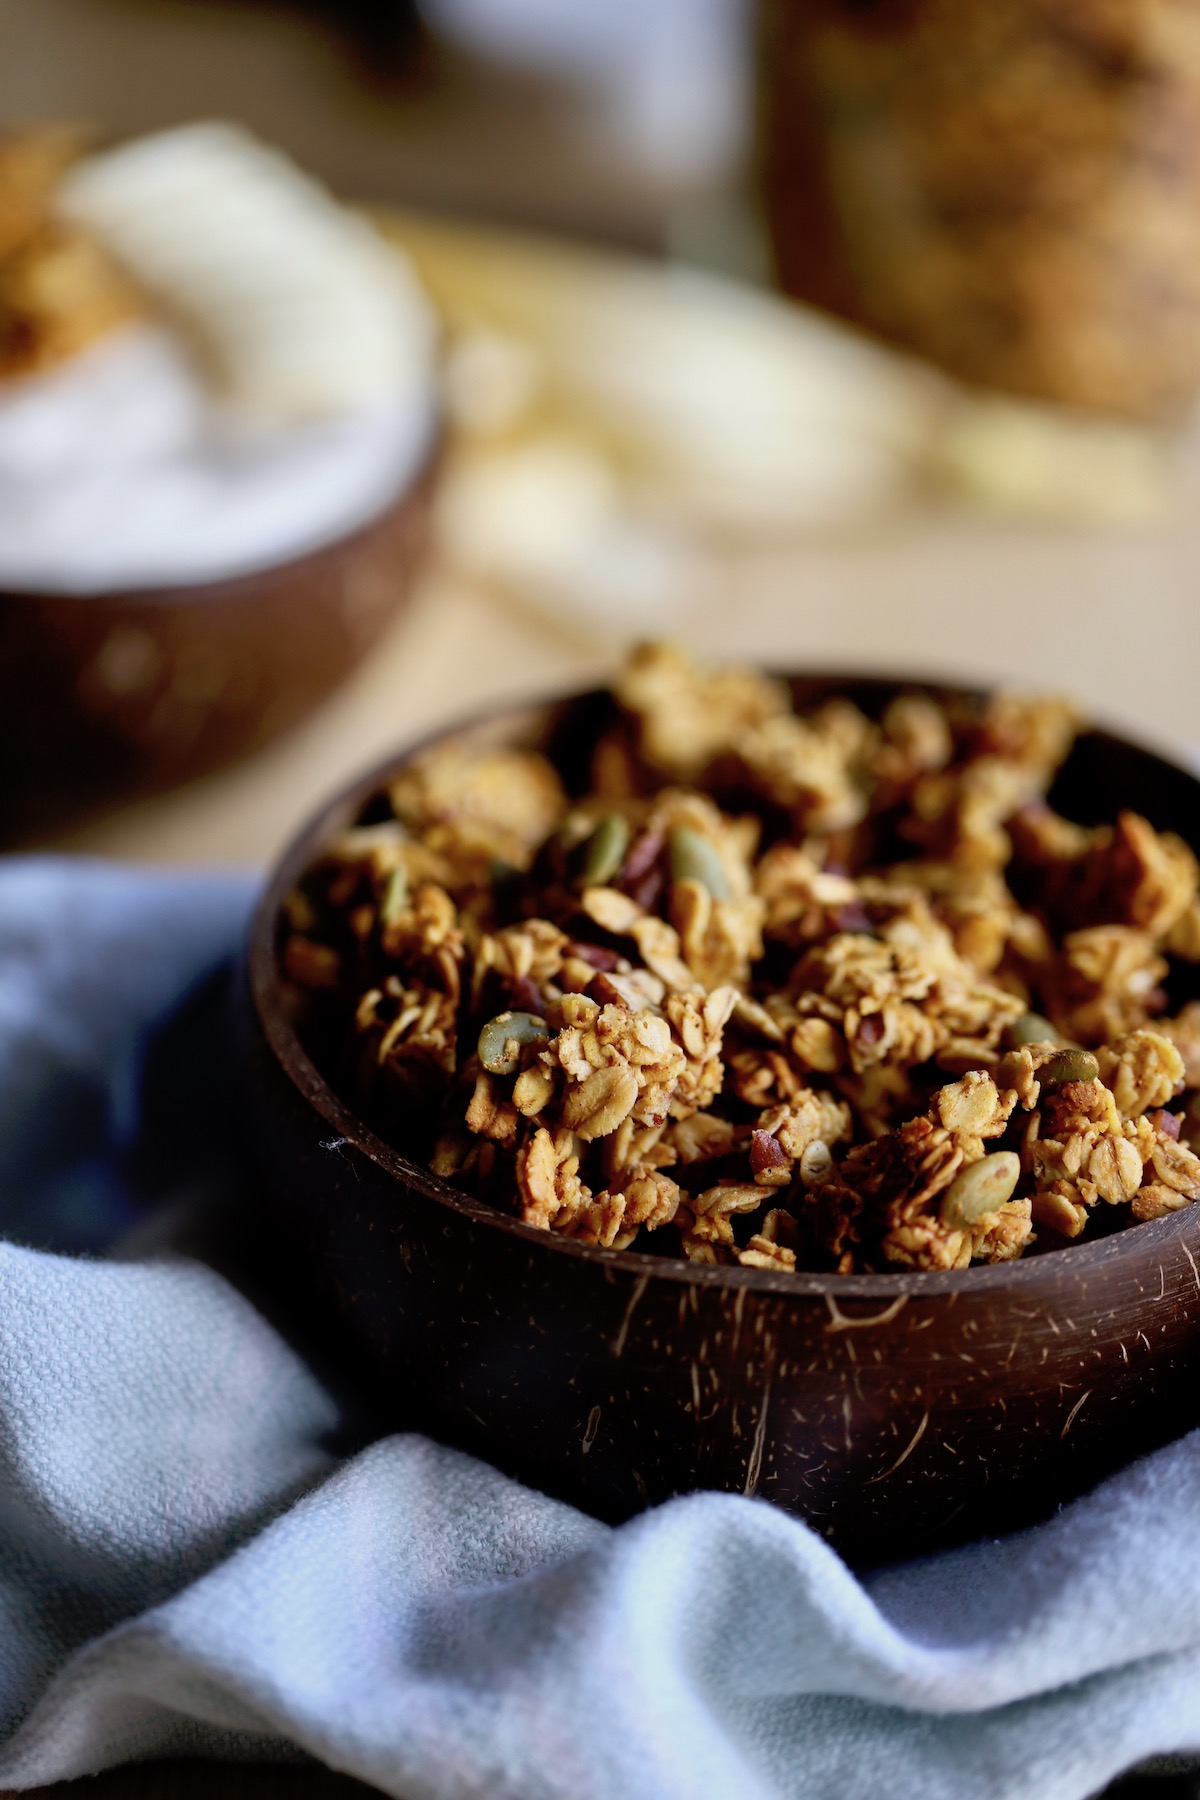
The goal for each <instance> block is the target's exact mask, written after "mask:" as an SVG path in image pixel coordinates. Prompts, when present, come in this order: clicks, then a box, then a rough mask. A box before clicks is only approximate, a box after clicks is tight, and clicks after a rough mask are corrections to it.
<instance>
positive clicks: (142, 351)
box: [0, 124, 439, 841]
mask: <svg viewBox="0 0 1200 1800" xmlns="http://www.w3.org/2000/svg"><path fill="white" fill-rule="evenodd" d="M436 338H437V331H436V323H435V318H434V314H433V310H432V308H431V306H430V305H429V304H428V303H427V301H426V300H425V297H424V294H423V292H422V291H421V289H420V287H419V285H418V283H417V281H416V279H415V277H414V276H413V275H412V273H411V270H410V269H409V266H408V264H407V262H406V260H405V259H404V257H403V254H402V253H401V252H399V251H398V250H397V249H396V248H395V247H394V246H391V245H388V244H386V243H385V242H384V241H383V240H382V238H381V237H380V236H379V235H378V233H377V232H376V231H375V229H374V228H373V227H372V226H371V225H369V224H368V223H367V222H365V221H364V220H362V219H361V218H359V217H358V216H356V215H355V214H353V213H350V212H348V211H346V210H345V209H344V208H342V207H341V206H339V205H338V204H337V203H336V202H335V201H334V200H333V199H332V198H331V197H330V196H329V195H328V194H326V193H325V192H324V190H323V189H321V188H320V187H319V186H318V185H317V184H315V183H313V182H312V181H310V180H309V179H308V177H307V176H305V175H303V174H302V173H301V172H300V171H299V170H297V169H296V168H295V167H294V166H293V165H292V164H290V163H289V162H287V160H286V159H284V158H283V157H281V156H279V155H278V154H277V153H276V152H274V151H272V150H270V149H268V148H267V147H266V146H264V145H261V144H259V143H257V142H256V141H255V140H254V139H252V138H250V137H249V136H248V135H246V134H245V133H243V132H241V131H239V130H238V129H236V128H234V127H231V126H225V125H218V124H211V125H210V124H200V125H193V126H185V127H182V128H180V129H178V130H174V131H170V132H165V133H161V134H159V135H158V136H155V137H151V138H146V139H141V140H137V141H134V142H132V143H128V144H124V145H119V146H117V147H115V148H113V149H109V150H104V151H101V152H99V153H97V154H92V155H85V154H83V153H82V151H81V149H80V143H79V139H78V135H77V134H72V133H68V132H64V131H61V130H54V131H42V132H36V133H26V134H23V135H20V136H13V137H10V138H9V139H8V140H7V141H5V142H0V699H2V702H3V704H2V707H0V755H3V757H4V760H5V766H6V769H7V771H8V780H7V782H6V784H5V791H4V795H3V798H2V799H0V835H3V837H4V838H6V839H7V840H8V841H12V840H13V839H14V838H16V837H20V836H26V837H28V836H30V835H37V834H38V833H40V832H42V831H44V830H45V829H47V828H49V827H51V826H53V825H54V824H56V823H59V822H61V821H63V820H64V819H66V818H69V817H71V816H73V815H77V814H79V813H82V812H87V811H89V810H92V809H95V808H98V807H102V806H104V805H108V804H112V803H115V802H117V801H123V800H127V799H131V798H133V797H135V796H139V795H142V794H145V793H147V792H150V791H153V790H155V789H163V788H167V787H170V786H173V785H175V784H176V783H179V782H183V781H187V780H190V779H192V778H194V777H196V776H199V775H203V774H205V773H207V772H209V771H211V770H214V769H216V768H218V767H219V766H221V765H222V764H226V763H229V762H231V761H233V760H235V759H237V758H239V757H242V756H244V755H247V754H248V753H250V752H252V751H254V750H256V749H258V748H260V747H261V746H263V745H265V744H266V743H268V742H269V741H270V740H271V739H272V738H274V737H276V736H277V735H278V734H279V733H280V732H283V731H285V730H287V729H288V728H289V727H290V726H291V725H293V724H294V723H296V722H297V721H298V720H299V719H301V718H302V717H303V716H304V715H305V714H306V713H307V712H308V711H310V709H311V708H313V707H314V706H316V705H317V704H318V703H319V702H320V701H321V700H322V699H323V698H324V696H325V695H327V694H328V693H329V692H330V691H331V690H332V689H333V688H334V687H335V686H336V685H337V684H338V683H339V682H340V681H341V680H342V679H343V678H344V677H345V676H346V675H347V674H348V673H349V672H350V671H351V670H352V669H353V668H354V666H355V665H356V664H357V663H358V662H359V661H360V660H361V658H362V657H363V656H364V655H365V654H366V653H367V652H368V651H369V650H370V648H371V646H372V645H373V644H374V643H375V641H376V640H377V639H378V637H379V636H380V634H381V632H382V631H383V630H384V628H385V627H386V626H387V624H388V623H389V621H390V620H391V619H392V618H393V616H394V615H395V614H396V612H397V610H398V609H399V608H400V607H401V606H402V605H403V603H404V601H405V599H406V597H407V595H408V593H409V590H410V587H411V583H412V578H413V574H414V571H415V569H416V567H417V565H418V563H419V560H420V555H421V550H422V547H423V545H424V542H425V539H426V525H427V518H428V510H429V507H428V502H429V496H430V490H431V487H432V483H433V475H434V468H435V464H436V460H437V458H436V444H437V438H438V423H437V421H438V414H439V408H438V401H437V345H436Z"/></svg>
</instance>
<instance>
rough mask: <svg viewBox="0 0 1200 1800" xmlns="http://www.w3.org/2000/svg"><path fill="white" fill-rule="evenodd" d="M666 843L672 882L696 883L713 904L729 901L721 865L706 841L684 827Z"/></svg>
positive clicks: (729, 890) (728, 886)
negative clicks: (705, 890) (714, 901)
mask: <svg viewBox="0 0 1200 1800" xmlns="http://www.w3.org/2000/svg"><path fill="white" fill-rule="evenodd" d="M667 843H668V847H669V850H670V856H671V880H672V881H698V882H699V884H700V886H701V887H702V888H707V889H708V891H709V893H710V894H711V895H712V897H713V899H714V900H732V899H733V888H732V886H731V884H730V880H729V875H728V873H727V871H726V868H725V864H724V863H723V862H722V861H721V858H720V856H719V855H718V853H717V849H716V846H715V844H713V843H712V842H711V841H710V840H709V839H708V838H706V837H701V835H700V833H699V832H698V831H690V830H689V829H688V827H687V826H686V825H677V826H676V827H675V830H674V831H673V832H672V833H671V835H670V837H669V838H668V840H667Z"/></svg>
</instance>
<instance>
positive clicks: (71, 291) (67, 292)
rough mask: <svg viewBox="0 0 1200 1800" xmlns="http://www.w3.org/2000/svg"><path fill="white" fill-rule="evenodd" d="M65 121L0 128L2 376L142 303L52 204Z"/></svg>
mask: <svg viewBox="0 0 1200 1800" xmlns="http://www.w3.org/2000/svg"><path fill="white" fill-rule="evenodd" d="M80 148H81V140H80V137H79V134H78V133H76V132H74V131H72V130H71V129H69V128H67V127H53V126H50V127H46V128H45V129H43V130H39V131H25V132H19V133H9V134H5V133H3V132H0V380H6V379H8V378H10V377H17V376H23V375H34V374H39V373H41V372H43V371H45V370H47V369H51V368H54V367H55V366H56V365H57V364H59V363H61V362H64V361H66V360H67V359H68V358H70V357H72V356H75V355H77V354H78V353H79V352H80V351H81V350H85V349H87V347H88V346H89V345H90V344H92V343H93V342H94V341H95V340H96V339H98V338H101V337H103V336H104V335H105V334H106V333H107V332H109V331H112V330H113V329H115V327H117V326H118V325H122V324H124V323H126V321H127V320H129V319H130V318H132V317H133V316H135V315H136V314H137V313H138V311H139V310H140V306H139V303H138V301H137V300H136V298H135V296H134V294H133V291H132V289H131V288H130V286H129V285H128V283H127V282H126V281H125V280H124V279H123V277H122V276H121V275H120V274H119V273H118V272H117V270H116V269H115V267H114V266H113V265H112V264H111V263H110V261H109V259H108V258H107V257H106V255H105V254H104V252H103V250H102V249H101V247H100V245H99V244H97V243H96V242H95V241H94V240H93V239H91V238H89V237H88V236H87V234H86V233H85V232H82V231H80V230H79V228H78V227H77V226H75V225H73V224H71V223H70V222H69V221H68V220H66V219H64V218H63V217H62V216H61V215H60V214H59V213H58V211H57V210H56V199H57V192H58V186H59V182H60V181H61V179H62V177H63V175H64V174H65V173H66V171H67V169H68V168H69V166H70V165H71V163H72V162H73V161H74V159H75V157H76V156H77V155H78V154H79V151H80Z"/></svg>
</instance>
